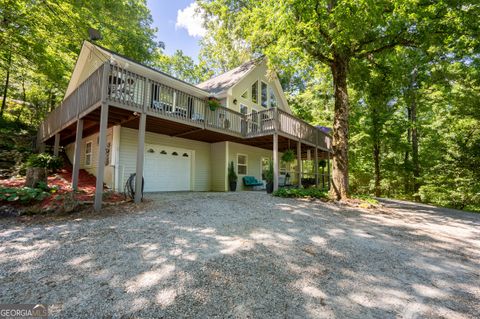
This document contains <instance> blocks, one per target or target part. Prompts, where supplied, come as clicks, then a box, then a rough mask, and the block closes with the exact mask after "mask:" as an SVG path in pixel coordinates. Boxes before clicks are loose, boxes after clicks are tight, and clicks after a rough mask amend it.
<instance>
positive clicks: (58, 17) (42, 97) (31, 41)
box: [0, 0, 158, 126]
mask: <svg viewBox="0 0 480 319" xmlns="http://www.w3.org/2000/svg"><path fill="white" fill-rule="evenodd" d="M0 21H2V22H1V24H0V30H1V32H0V88H1V90H0V92H2V93H3V92H4V90H3V89H4V88H5V86H6V84H7V74H9V81H8V87H7V89H8V90H7V99H8V103H6V107H5V109H3V108H2V110H1V111H0V113H2V114H1V115H2V116H4V117H8V118H10V119H13V120H15V121H19V122H24V123H28V124H30V125H34V126H35V125H38V124H39V123H40V121H41V120H42V119H43V117H44V116H45V114H46V113H47V112H49V111H50V110H52V109H53V108H55V107H56V106H57V105H58V103H59V102H60V101H61V99H62V97H63V94H64V92H65V89H66V86H67V84H68V80H69V78H70V74H71V72H72V70H73V67H74V65H75V62H76V59H77V56H78V53H79V52H80V48H81V45H82V42H83V41H84V40H87V39H88V28H90V27H91V28H95V29H98V30H99V31H100V32H101V34H102V36H103V39H102V40H97V41H96V42H97V43H98V44H100V45H102V46H104V47H107V48H109V49H112V50H114V51H117V52H119V53H121V54H125V55H126V56H129V57H131V58H133V59H136V60H138V61H140V62H145V63H149V64H152V63H151V62H152V60H153V56H154V54H155V50H156V48H157V46H158V43H157V42H156V41H155V32H156V29H155V28H153V27H152V22H153V21H152V17H151V15H150V12H149V10H148V8H147V6H146V1H145V0H132V1H104V0H102V1H76V0H61V1H53V0H45V1H29V0H1V1H0ZM1 98H2V97H1V96H0V100H1ZM2 116H0V117H2Z"/></svg>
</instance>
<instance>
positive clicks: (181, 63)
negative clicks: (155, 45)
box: [153, 50, 213, 84]
mask: <svg viewBox="0 0 480 319" xmlns="http://www.w3.org/2000/svg"><path fill="white" fill-rule="evenodd" d="M153 65H154V67H156V68H157V69H159V70H161V71H163V72H165V73H167V74H170V75H172V76H174V77H176V78H178V79H180V80H183V81H186V82H188V83H192V84H198V83H200V82H202V81H205V80H207V79H209V78H210V77H211V76H212V75H213V73H212V72H211V71H210V70H209V69H208V68H207V67H206V64H205V62H200V63H199V64H196V63H195V61H194V60H193V59H192V58H191V57H189V56H187V55H185V54H184V53H183V51H181V50H177V51H175V53H174V54H173V55H171V56H169V55H166V54H164V53H163V52H161V51H160V50H157V53H156V56H155V57H154V60H153Z"/></svg>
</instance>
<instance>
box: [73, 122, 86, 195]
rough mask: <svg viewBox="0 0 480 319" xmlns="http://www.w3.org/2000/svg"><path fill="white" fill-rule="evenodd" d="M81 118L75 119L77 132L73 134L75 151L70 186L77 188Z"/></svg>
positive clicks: (80, 149) (81, 132)
mask: <svg viewBox="0 0 480 319" xmlns="http://www.w3.org/2000/svg"><path fill="white" fill-rule="evenodd" d="M82 134H83V119H78V120H77V132H76V135H75V153H74V155H73V168H72V188H73V190H78V173H79V171H80V154H81V151H82Z"/></svg>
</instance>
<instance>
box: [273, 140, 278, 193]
mask: <svg viewBox="0 0 480 319" xmlns="http://www.w3.org/2000/svg"><path fill="white" fill-rule="evenodd" d="M276 190H278V133H277V132H275V133H273V191H276Z"/></svg>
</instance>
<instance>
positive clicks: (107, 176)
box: [65, 128, 114, 188]
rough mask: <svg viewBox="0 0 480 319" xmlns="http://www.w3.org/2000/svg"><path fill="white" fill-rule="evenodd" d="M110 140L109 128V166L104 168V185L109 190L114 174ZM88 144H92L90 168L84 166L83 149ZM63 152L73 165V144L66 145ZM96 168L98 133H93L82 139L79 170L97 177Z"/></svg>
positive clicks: (111, 138)
mask: <svg viewBox="0 0 480 319" xmlns="http://www.w3.org/2000/svg"><path fill="white" fill-rule="evenodd" d="M112 140H113V129H112V128H109V129H108V130H107V147H109V148H110V155H109V158H108V159H109V165H107V166H106V167H105V173H104V183H105V184H106V185H107V186H108V187H110V188H112V187H113V174H114V168H113V166H112V165H111V162H112V159H111V153H112ZM88 142H92V160H91V165H90V166H86V165H85V149H86V144H87V143H88ZM65 152H66V154H67V157H68V159H69V160H70V163H72V164H73V155H74V152H75V143H71V144H68V145H67V146H66V147H65ZM97 167H98V133H95V134H92V135H90V136H87V137H84V138H83V139H82V149H81V152H80V169H84V170H86V171H87V172H89V173H90V174H93V175H95V176H97Z"/></svg>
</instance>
